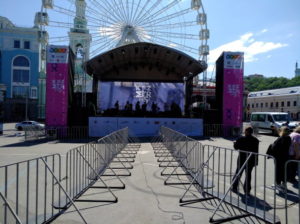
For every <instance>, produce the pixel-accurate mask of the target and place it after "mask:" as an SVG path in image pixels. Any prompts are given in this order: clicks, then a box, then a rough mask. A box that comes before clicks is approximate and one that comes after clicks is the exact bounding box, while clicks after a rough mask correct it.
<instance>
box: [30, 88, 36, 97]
mask: <svg viewBox="0 0 300 224" xmlns="http://www.w3.org/2000/svg"><path fill="white" fill-rule="evenodd" d="M30 98H31V99H36V98H37V88H36V87H31V89H30Z"/></svg>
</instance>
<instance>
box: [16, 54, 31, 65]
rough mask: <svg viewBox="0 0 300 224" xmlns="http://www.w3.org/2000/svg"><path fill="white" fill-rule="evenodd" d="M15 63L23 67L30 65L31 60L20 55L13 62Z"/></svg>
mask: <svg viewBox="0 0 300 224" xmlns="http://www.w3.org/2000/svg"><path fill="white" fill-rule="evenodd" d="M13 65H14V66H21V67H28V66H29V61H28V60H27V58H25V57H24V56H19V57H16V58H15V60H14V62H13Z"/></svg>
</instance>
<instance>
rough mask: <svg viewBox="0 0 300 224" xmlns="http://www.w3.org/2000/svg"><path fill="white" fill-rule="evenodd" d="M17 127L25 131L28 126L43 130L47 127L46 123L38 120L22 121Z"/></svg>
mask: <svg viewBox="0 0 300 224" xmlns="http://www.w3.org/2000/svg"><path fill="white" fill-rule="evenodd" d="M15 128H16V129H17V130H19V131H23V130H24V129H26V128H28V129H37V130H43V129H45V125H44V124H41V123H39V122H36V121H22V122H20V123H17V124H16V126H15Z"/></svg>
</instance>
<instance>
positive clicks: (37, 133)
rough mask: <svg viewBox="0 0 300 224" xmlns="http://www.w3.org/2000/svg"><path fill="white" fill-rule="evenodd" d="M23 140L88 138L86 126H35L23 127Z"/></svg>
mask: <svg viewBox="0 0 300 224" xmlns="http://www.w3.org/2000/svg"><path fill="white" fill-rule="evenodd" d="M24 133H25V141H32V140H38V139H48V140H61V141H66V140H90V139H91V138H90V137H89V129H88V127H86V126H82V127H81V126H78V127H46V128H45V129H39V128H35V127H26V128H25V129H24Z"/></svg>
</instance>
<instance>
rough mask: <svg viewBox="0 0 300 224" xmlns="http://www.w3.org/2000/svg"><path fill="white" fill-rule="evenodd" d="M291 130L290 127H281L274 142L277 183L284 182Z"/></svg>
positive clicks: (273, 154)
mask: <svg viewBox="0 0 300 224" xmlns="http://www.w3.org/2000/svg"><path fill="white" fill-rule="evenodd" d="M289 133H290V130H289V128H288V127H281V128H280V129H279V133H278V134H279V137H278V138H277V139H276V141H275V142H274V143H273V146H272V156H274V158H275V160H276V176H275V179H276V184H277V185H281V183H283V182H284V173H285V172H284V171H285V163H286V161H288V159H289V149H290V146H291V142H292V141H291V138H290V136H289Z"/></svg>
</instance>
